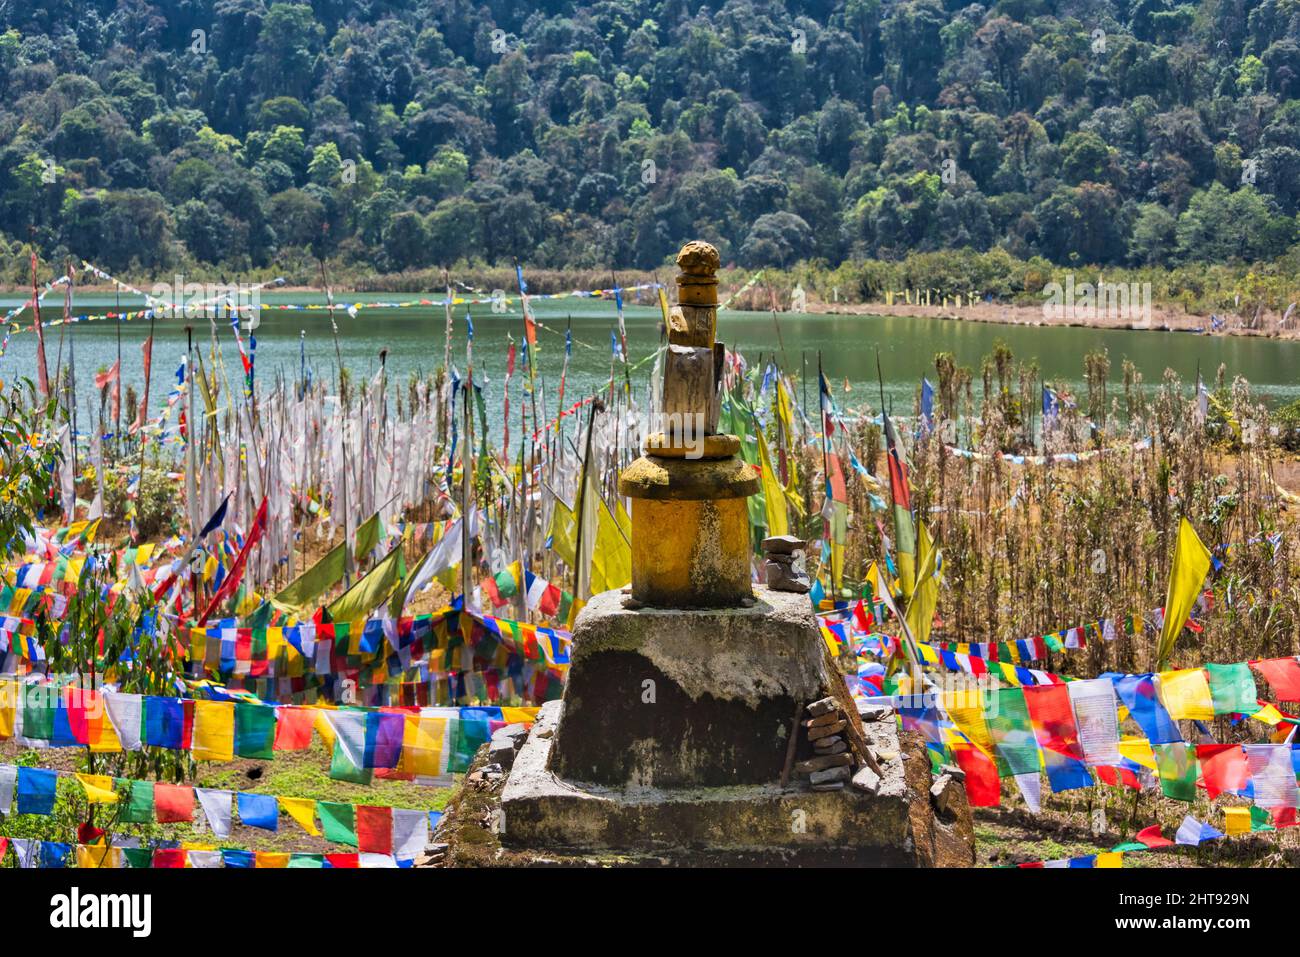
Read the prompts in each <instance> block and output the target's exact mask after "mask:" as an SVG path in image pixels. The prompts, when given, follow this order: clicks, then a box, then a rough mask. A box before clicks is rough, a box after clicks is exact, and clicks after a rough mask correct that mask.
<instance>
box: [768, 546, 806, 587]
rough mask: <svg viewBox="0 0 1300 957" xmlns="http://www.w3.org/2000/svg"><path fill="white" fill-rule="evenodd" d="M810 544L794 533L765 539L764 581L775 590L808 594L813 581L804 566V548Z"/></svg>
mask: <svg viewBox="0 0 1300 957" xmlns="http://www.w3.org/2000/svg"><path fill="white" fill-rule="evenodd" d="M807 545H808V543H807V542H805V541H804V540H803V539H802V538H795V537H794V536H793V535H773V536H771V537H769V538H765V539H763V559H764V561H763V576H764V579H763V580H764V583H765V584H766V585H767V587H768V588H771V589H772V590H773V591H789V592H794V593H795V594H798V595H806V594H808V592H810V591H811V590H812V582H811V581H810V580H809V578H808V572H807V570H806V569H805V568H804V567H803V561H802V559H803V550H804V548H806V547H807Z"/></svg>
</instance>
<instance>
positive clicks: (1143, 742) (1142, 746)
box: [1119, 736, 1156, 771]
mask: <svg viewBox="0 0 1300 957" xmlns="http://www.w3.org/2000/svg"><path fill="white" fill-rule="evenodd" d="M1119 753H1120V754H1121V755H1122V756H1123V757H1126V758H1128V759H1129V760H1130V761H1133V762H1136V763H1137V764H1140V765H1142V767H1144V768H1150V769H1151V770H1152V771H1154V770H1156V756H1155V752H1154V751H1152V750H1151V742H1150V741H1148V740H1147V739H1146V738H1141V737H1136V736H1135V737H1131V738H1123V739H1121V740H1120V742H1119Z"/></svg>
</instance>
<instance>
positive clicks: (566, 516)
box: [548, 498, 578, 568]
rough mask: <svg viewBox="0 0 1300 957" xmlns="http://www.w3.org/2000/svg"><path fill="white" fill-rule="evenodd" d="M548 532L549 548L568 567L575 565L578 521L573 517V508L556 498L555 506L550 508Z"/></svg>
mask: <svg viewBox="0 0 1300 957" xmlns="http://www.w3.org/2000/svg"><path fill="white" fill-rule="evenodd" d="M548 534H549V535H550V536H551V549H552V550H553V551H554V552H555V554H557V555H559V556H560V558H561V559H562V560H563V561H564V564H566V565H568V566H569V567H570V568H572V567H573V566H574V565H576V564H577V560H576V558H575V556H576V555H577V549H578V543H577V534H578V523H577V521H576V520H575V519H574V517H573V509H571V508H569V506H567V505H565V504H564V503H563V502H562V501H560V500H559V499H558V498H557V499H556V500H555V507H554V508H553V509H552V510H551V527H550V531H549V533H548Z"/></svg>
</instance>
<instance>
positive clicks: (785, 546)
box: [763, 535, 808, 556]
mask: <svg viewBox="0 0 1300 957" xmlns="http://www.w3.org/2000/svg"><path fill="white" fill-rule="evenodd" d="M807 545H808V543H807V542H805V541H804V540H803V539H802V538H795V537H794V536H793V535H770V536H768V537H767V538H765V539H763V553H764V554H766V555H769V556H771V555H790V556H793V555H794V553H795V552H798V551H803V549H804V548H805V547H806V546H807Z"/></svg>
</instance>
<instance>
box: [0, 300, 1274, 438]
mask: <svg viewBox="0 0 1300 957" xmlns="http://www.w3.org/2000/svg"><path fill="white" fill-rule="evenodd" d="M56 295H57V293H55V294H51V296H50V297H49V299H47V300H46V304H45V305H44V306H43V308H42V313H43V316H44V317H45V318H47V319H48V318H54V317H57V316H58V315H61V313H62V301H61V300H59V301H58V302H57V303H55V302H52V301H51V300H53V299H54V298H55V296H56ZM438 296H439V294H437V293H431V294H426V297H427V298H438ZM342 298H345V299H347V300H348V301H357V300H360V301H394V300H403V301H405V300H412V299H418V298H421V297H420V296H418V295H416V294H400V295H395V294H389V295H353V296H351V297H346V296H345V297H342ZM18 301H19V300H18V298H17V297H12V296H11V297H8V298H7V300H4V301H0V306H4V307H5V308H7V307H8V306H11V305H13V304H15V303H17V302H18ZM322 301H323V299H322V298H321V297H320V296H313V295H311V294H304V293H276V294H270V295H266V296H264V298H263V303H264V305H269V306H274V305H276V304H278V303H285V302H295V303H306V302H322ZM113 306H114V299H113V297H104V296H102V295H100V296H79V297H78V298H77V301H76V303H75V304H74V310H73V311H74V314H82V313H102V312H103V311H105V309H106V308H112V307H113ZM121 308H122V309H124V310H127V309H136V308H139V306H138V301H132V300H128V299H126V298H123V299H122V300H121ZM534 309H535V312H536V314H537V316H538V318H539V320H540V321H541V322H542V324H543V325H544V326H545V327H546V328H544V329H543V330H542V331H540V332H539V333H538V337H539V349H538V352H537V354H536V355H535V356H534V357H533V359H534V369H535V373H536V374H537V375H538V376H539V377H540V378H542V379H544V381H545V388H546V395H547V406H548V410H549V411H550V412H551V414H554V411H555V394H556V388H557V385H558V382H559V375H560V368H561V365H562V362H563V357H564V336H563V331H564V327H565V324H566V322H567V321H568V319H569V317H570V316H571V317H572V323H573V339H574V346H573V355H572V359H571V362H570V365H569V372H568V379H567V383H566V405H567V404H569V402H570V401H572V400H574V399H576V398H578V397H580V396H582V395H585V394H588V393H590V392H591V391H593V390H598V391H601V392H604V391H605V389H606V387H607V383H608V379H609V374H610V359H611V355H612V350H611V346H610V332H611V330H613V329H615V328H616V314H615V308H614V304H613V303H612V302H607V301H604V300H594V299H582V298H567V299H563V300H551V301H545V300H543V301H534ZM472 315H473V323H474V330H475V342H474V364H475V378H476V380H477V381H480V382H482V381H483V377H484V376H485V375H486V382H487V386H486V388H487V398H488V403H489V409H497V410H499V409H500V405H501V396H502V391H501V390H502V382H503V378H504V373H505V363H506V347H507V337H508V336H513V337H514V339H515V340H516V342H519V341H521V340H522V338H523V320H522V318H521V315H520V313H519V312H518V307H517V304H516V305H515V309H514V311H513V312H511V313H509V314H505V315H502V314H494V313H493V312H492V308H491V306H489V305H481V306H474V307H472ZM20 322H24V323H25V324H26V325H28V326H30V323H31V312H30V310H29V311H26V312H24V313H23V315H22V317H21V318H20ZM338 323H339V331H340V347H341V351H342V355H343V361H344V363H345V364H346V365H348V366H349V367H350V368H351V369H352V371H353V372H354V374H356V375H358V376H362V375H370V374H373V373H374V372H375V371H376V370H377V369H378V366H379V352H380V350H381V349H385V348H386V349H387V350H388V370H389V374H390V377H393V378H394V379H395V380H396V381H404V380H405V379H406V377H407V376H408V375H410V374H411V373H415V372H422V373H429V372H432V371H433V370H434V369H436V368H437V367H438V366H439V365H440V364H441V362H442V356H443V342H444V327H445V319H444V312H443V310H442V309H441V307H433V308H410V309H369V310H362V311H360V312H359V314H358V315H357V316H356V317H351V316H349V315H347V314H346V312H344V311H343V310H342V309H340V310H339V311H338ZM193 325H194V326H195V336H196V339H197V340H198V341H201V342H202V343H203V344H204V351H205V354H206V348H207V342H208V340H209V323H208V321H207V320H199V321H197V322H193ZM626 325H627V337H628V349H629V352H630V355H631V361H632V362H633V363H634V364H635V363H638V362H641V360H643V359H645V358H646V357H647V356H648V355H650V354H651V353H652V352H653V350H654V348H655V347H656V346H657V345H658V343H659V341H660V314H659V310H658V308H657V307H653V306H650V305H631V304H630V305H629V306H628V308H627V310H626ZM184 326H185V323H184V322H183V321H181V320H176V319H169V320H158V322H157V324H156V328H155V348H154V366H153V375H154V381H153V385H152V387H151V390H152V396H153V397H154V398H153V399H151V406H152V408H153V409H154V410H155V411H156V410H157V408H158V405H157V402H158V400H159V399H160V397H161V396H163V395H165V394H166V392H167V390H168V389H169V388H170V387H171V385H172V384H173V383H174V382H175V379H174V378H173V373H174V372H175V370H176V367H177V365H178V364H179V361H180V358H181V356H182V355H183V354H184V351H185V331H184ZM216 328H217V332H218V342H219V344H220V346H221V348H222V351H223V356H224V362H225V365H226V371H227V374H228V375H229V376H230V377H231V379H232V381H233V380H234V377H235V376H236V374H237V373H238V371H239V368H240V366H239V357H238V353H237V352H236V349H235V344H234V340H233V338H232V336H231V334H230V329H229V326H228V324H226V323H225V322H224V321H221V322H218V323H217V326H216ZM70 330H73V331H72V335H73V336H75V344H74V347H75V355H76V368H77V383H78V394H79V396H81V397H82V398H80V399H79V404H81V405H82V407H83V408H85V407H86V404H85V403H86V400H88V399H89V398H90V394H91V392H92V391H93V386H92V383H91V377H92V375H93V373H94V372H95V371H96V370H97V369H100V368H103V367H107V366H109V365H111V364H112V363H113V361H114V360H115V359H116V358H117V355H118V348H119V346H118V339H119V337H118V332H119V330H118V324H117V323H114V322H109V321H98V322H89V323H82V324H78V325H76V326H75V327H68V326H65V327H61V328H53V329H48V330H46V352H47V358H48V362H49V365H50V368H51V370H53V368H54V366H55V364H56V363H57V362H58V361H59V358H60V355H61V356H62V361H63V362H64V363H66V362H67V356H68V349H69V340H70V338H71V336H70V335H69V331H70ZM304 330H305V332H306V338H305V340H304V342H303V347H304V348H303V351H304V353H305V358H306V364H307V366H308V367H309V368H310V369H311V370H312V371H313V373H314V375H315V376H317V377H321V376H325V377H327V378H328V379H329V380H330V381H333V380H334V377H335V374H336V373H335V358H334V356H335V353H334V341H333V338H332V336H331V334H330V325H329V319H328V315H327V313H325V312H324V311H282V310H276V309H274V308H267V309H264V311H263V318H262V323H261V327H260V328H259V329H258V330H257V332H256V337H257V351H256V378H257V380H258V382H259V388H263V389H265V388H270V387H271V384H272V383H273V381H274V379H275V377H276V375H277V373H282V374H283V375H285V376H286V377H289V378H291V379H292V378H294V377H296V376H297V375H298V371H299V367H300V361H301V359H300V356H301V354H300V334H301V333H302V332H303V331H304ZM120 331H121V355H122V368H123V382H124V384H129V385H134V386H135V387H136V389H137V391H140V390H141V389H142V387H143V366H142V362H141V350H140V344H141V343H142V342H143V341H144V339H145V337H146V336H147V335H148V323H147V320H136V321H133V322H129V323H123V324H121V330H120ZM465 333H466V324H465V307H463V306H461V307H458V308H457V311H456V315H455V322H454V331H453V340H452V342H453V346H452V354H453V360H454V362H455V364H456V366H457V367H458V368H459V369H460V370H461V372H462V374H463V373H464V369H465V339H466V336H465ZM718 337H719V338H720V339H721V340H722V341H724V342H725V343H726V344H727V345H728V346H729V347H732V348H739V349H740V350H741V351H742V353H743V354H744V356H745V357H746V359H747V360H748V361H749V362H751V363H752V362H754V361H755V360H757V359H758V357H759V355H760V353H761V354H762V356H763V357H764V358H765V359H767V358H770V357H772V356H776V358H777V360H778V361H779V362H780V363H781V364H782V365H783V366H784V367H785V368H786V369H787V370H789V371H791V372H793V373H795V374H796V375H798V374H799V373H800V371H801V369H803V368H804V367H805V363H806V368H807V370H808V380H809V381H808V388H809V396H810V399H812V401H814V402H815V393H814V392H813V390H814V389H815V382H816V378H815V373H816V364H817V357H818V354H819V353H820V355H821V359H822V364H823V368H824V369H825V371H826V376H827V379H828V380H829V381H830V382H831V383H832V386H833V388H834V392H835V397H836V401H837V403H839V404H840V405H841V406H842V407H848V408H854V407H856V406H858V405H860V404H862V403H864V402H867V403H871V404H872V405H873V406H874V405H876V404H878V398H877V396H878V390H877V385H876V352H877V350H879V353H880V364H881V368H882V370H883V374H884V380H885V390H886V393H887V395H888V398H889V401H890V402H891V404H892V405H893V406H894V407H895V408H896V409H898V410H899V411H900V412H903V411H904V410H906V411H910V410H911V408H912V402H913V395H914V393H915V390H916V388H917V384H918V383H919V381H920V378H921V376H922V375H929V376H930V378H931V381H934V364H933V360H934V354H935V353H936V352H940V351H947V352H952V353H954V354H955V355H956V357H957V361H958V363H960V364H962V365H966V366H970V367H972V368H973V369H975V370H976V371H977V374H978V367H979V363H980V360H981V358H982V357H983V356H984V355H986V354H987V353H989V351H990V350H991V349H992V348H993V345H994V343H995V342H996V341H998V340H999V339H1000V340H1002V341H1004V342H1006V343H1007V345H1008V346H1009V347H1010V348H1011V350H1012V351H1013V352H1014V353H1015V355H1016V356H1017V357H1018V358H1022V359H1034V360H1036V361H1037V363H1038V366H1039V368H1040V369H1041V370H1042V375H1043V377H1044V378H1046V379H1047V380H1049V381H1051V382H1053V383H1054V384H1057V385H1064V386H1065V387H1067V388H1069V389H1070V390H1071V391H1074V392H1076V393H1077V392H1079V391H1081V390H1082V381H1083V357H1084V355H1085V354H1086V353H1088V352H1090V351H1094V350H1097V349H1101V348H1105V349H1107V350H1109V353H1110V358H1111V374H1112V379H1113V381H1114V382H1115V383H1116V384H1117V385H1118V384H1119V383H1120V381H1121V379H1120V377H1121V365H1122V361H1123V360H1124V359H1128V360H1130V361H1132V362H1133V363H1134V364H1135V365H1136V366H1137V367H1138V369H1139V370H1141V372H1142V374H1143V377H1144V380H1145V382H1146V383H1147V384H1148V385H1153V384H1155V383H1157V382H1159V380H1160V377H1161V376H1162V374H1163V372H1164V370H1165V368H1166V367H1169V368H1172V369H1174V370H1175V371H1176V372H1178V374H1179V375H1180V376H1181V377H1182V379H1183V381H1184V382H1188V383H1190V382H1192V381H1194V379H1195V375H1196V369H1197V365H1198V363H1199V365H1200V368H1201V370H1202V374H1203V375H1204V376H1205V378H1206V379H1207V380H1210V381H1212V379H1213V376H1214V374H1215V371H1216V370H1217V369H1218V367H1219V365H1220V364H1221V363H1222V364H1224V365H1226V367H1227V371H1228V376H1229V378H1231V377H1232V376H1233V375H1243V376H1245V377H1246V378H1247V379H1248V380H1250V382H1251V384H1252V386H1253V387H1254V388H1255V390H1256V392H1257V394H1259V395H1260V396H1261V397H1262V398H1264V399H1265V400H1266V401H1268V402H1269V403H1270V404H1277V403H1279V402H1286V401H1290V400H1292V399H1295V398H1297V397H1300V342H1284V341H1277V340H1270V339H1263V338H1248V337H1222V336H1216V337H1211V336H1202V335H1194V334H1190V333H1166V332H1150V331H1129V330H1090V329H1078V328H1060V327H1057V328H1044V327H1034V326H1013V325H997V324H992V323H976V322H955V321H948V320H940V319H921V318H900V317H890V316H815V315H794V314H782V315H780V316H779V317H777V319H776V320H774V319H773V317H772V315H771V314H770V313H748V312H731V311H724V312H723V313H721V315H720V317H719V320H718ZM61 339H62V351H60V341H61ZM35 345H36V338H35V336H34V334H33V333H32V332H31V330H30V328H28V329H25V330H24V331H23V332H22V333H21V334H18V335H15V336H13V337H12V338H11V340H10V342H9V346H8V349H7V351H6V353H5V355H3V356H0V379H4V380H6V381H8V380H11V379H13V378H14V377H16V376H19V375H25V376H30V377H33V378H34V377H35V371H34V370H35V361H34V357H35ZM650 369H651V363H650V362H644V363H642V364H641V365H640V366H639V367H638V368H637V369H636V370H635V372H634V373H633V375H634V382H635V384H636V386H637V389H638V396H643V395H644V386H645V383H646V382H647V381H648V376H649V373H650ZM622 374H623V373H622V369H621V366H620V367H619V368H618V370H617V375H618V376H619V377H620V379H621V377H622ZM526 377H527V373H526V371H525V370H524V368H523V367H522V365H521V366H520V367H519V368H518V369H517V370H516V376H515V379H514V382H513V383H512V387H511V392H512V396H514V397H515V400H514V402H512V409H518V405H517V404H516V403H517V401H518V399H517V397H518V395H519V394H520V392H519V390H520V388H521V387H522V384H523V382H524V381H525V379H526ZM846 378H847V379H848V381H849V384H850V386H851V389H852V391H851V392H849V393H847V394H846V393H845V392H844V390H843V384H844V380H845V379H846ZM1189 394H1190V385H1189Z"/></svg>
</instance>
